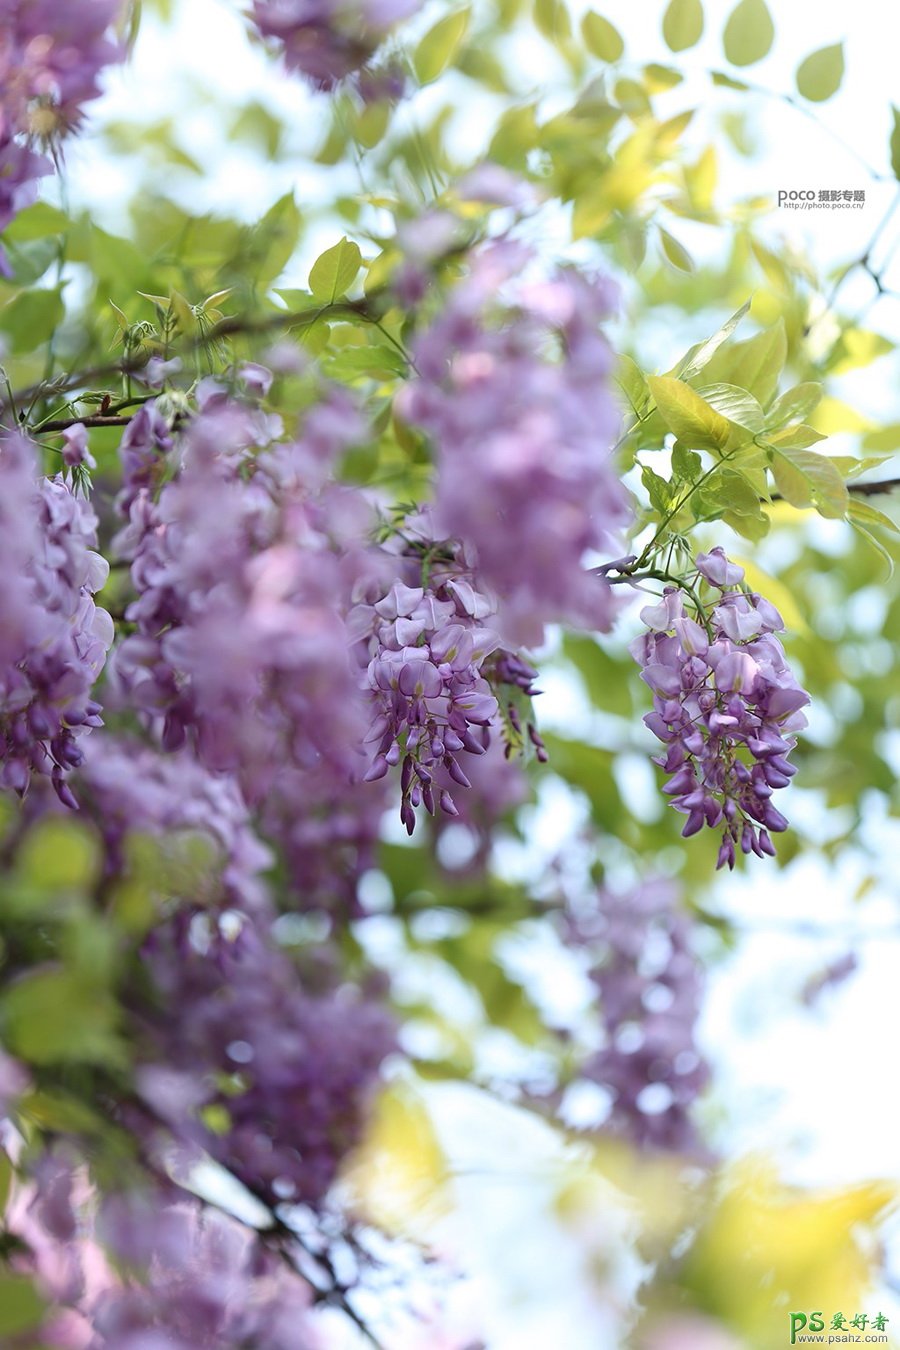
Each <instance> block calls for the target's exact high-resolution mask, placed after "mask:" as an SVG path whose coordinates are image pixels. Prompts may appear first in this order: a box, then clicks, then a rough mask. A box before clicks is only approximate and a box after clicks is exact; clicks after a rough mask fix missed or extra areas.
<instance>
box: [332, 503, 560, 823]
mask: <svg viewBox="0 0 900 1350" xmlns="http://www.w3.org/2000/svg"><path fill="white" fill-rule="evenodd" d="M403 528H405V529H406V530H409V531H410V532H411V533H412V534H413V537H414V538H416V536H417V532H418V543H419V549H416V548H413V549H412V550H411V556H407V557H403V556H401V557H399V558H397V559H396V568H397V570H398V571H399V573H400V579H398V580H395V581H393V582H392V584H391V586H390V588H389V589H388V590H387V591H386V592H385V593H384V594H382V595H381V596H380V597H378V598H374V599H373V601H372V602H371V603H368V604H359V605H357V606H356V607H355V608H354V609H353V610H352V611H351V613H350V615H349V618H348V629H349V633H350V637H351V639H355V640H356V642H357V650H358V652H359V660H360V664H361V665H362V666H364V668H365V673H364V675H363V678H362V683H363V687H364V689H365V690H366V691H367V693H368V695H369V701H370V705H371V708H372V717H371V722H370V725H369V728H368V731H367V733H366V742H367V743H368V744H369V745H370V746H371V747H372V751H371V758H370V764H369V768H368V771H367V774H366V778H367V780H368V781H378V780H380V779H382V778H384V777H385V775H387V773H388V771H389V769H390V768H392V767H395V766H397V765H399V766H400V790H401V804H400V819H401V820H402V821H403V824H404V825H405V826H406V829H407V831H408V832H409V833H410V834H412V832H413V830H414V828H415V822H416V810H417V808H418V807H419V806H420V805H424V807H425V809H426V810H427V811H429V812H430V813H431V814H432V815H434V813H435V810H436V808H437V807H438V806H439V807H440V809H441V810H442V811H444V812H445V813H446V814H447V815H450V816H456V815H458V814H459V811H458V808H457V805H456V802H455V800H454V792H455V791H457V790H458V788H459V787H463V788H469V787H470V786H471V783H470V780H469V778H468V777H467V775H466V772H465V769H464V768H463V767H462V765H461V764H460V756H461V755H466V756H481V755H484V754H485V752H486V751H487V749H488V746H489V744H490V742H491V736H492V733H493V735H494V736H497V735H498V733H499V734H500V735H503V732H502V731H501V730H500V728H501V706H500V703H499V701H498V696H500V697H503V698H504V707H503V709H502V712H503V713H504V714H505V715H506V717H507V718H508V719H509V720H508V724H507V727H508V731H507V734H508V733H509V732H511V733H512V734H514V735H518V736H521V735H522V726H521V721H520V719H519V714H518V710H517V707H516V703H515V702H514V701H508V702H507V700H506V695H505V694H504V690H506V691H507V692H513V691H516V690H521V691H522V692H523V693H524V694H525V695H526V696H528V697H530V696H531V694H532V693H533V692H534V690H533V685H532V681H533V679H534V678H535V676H536V673H537V672H536V671H534V670H533V669H532V668H531V667H530V666H528V665H526V664H525V662H523V661H522V660H521V658H520V657H518V656H517V655H516V653H514V652H511V651H509V650H507V649H506V648H505V647H504V646H503V645H502V644H501V639H500V637H499V636H498V634H497V633H496V632H495V631H494V630H493V629H492V628H490V627H487V626H486V624H485V622H484V621H485V620H490V619H491V617H492V616H494V615H495V614H496V602H495V601H494V599H493V598H492V597H491V596H489V595H486V594H484V593H483V592H482V591H480V590H478V589H476V586H475V584H473V583H474V582H476V580H477V578H476V575H475V573H474V572H473V569H472V567H471V564H470V563H469V562H468V559H467V557H466V555H465V551H464V550H463V549H460V548H459V546H458V545H454V543H453V541H448V540H443V541H438V542H435V541H434V539H433V521H432V520H431V518H430V515H429V513H423V514H421V515H420V517H419V518H418V520H417V519H415V518H412V519H410V520H408V521H406V522H404V527H403ZM401 534H402V531H401ZM430 536H431V537H430ZM398 537H399V536H398ZM429 537H430V542H428V540H429ZM417 572H418V574H419V575H418V577H417V576H416V573H417ZM416 580H418V581H419V582H420V583H421V584H418V585H416V584H410V583H414V582H416ZM528 734H529V736H530V739H531V742H532V744H533V745H534V747H535V748H536V749H537V750H538V752H539V753H541V754H543V744H542V742H541V739H540V736H539V735H538V733H537V731H536V730H535V728H534V725H533V724H532V723H531V722H529V723H528Z"/></svg>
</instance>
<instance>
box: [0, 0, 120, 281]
mask: <svg viewBox="0 0 900 1350" xmlns="http://www.w3.org/2000/svg"><path fill="white" fill-rule="evenodd" d="M119 8H120V0H66V3H65V4H60V3H59V0H0V232H2V231H3V230H5V229H6V227H7V225H9V223H10V221H12V220H13V219H14V217H15V216H16V215H17V214H18V212H19V211H21V210H22V209H23V208H24V207H26V206H29V205H30V204H31V203H32V202H33V201H34V198H35V195H36V193H35V185H36V183H37V180H38V179H39V178H41V177H42V176H43V175H44V174H48V173H51V172H52V171H53V166H52V164H51V162H50V160H49V159H47V158H46V156H44V155H42V154H39V153H37V152H36V151H34V150H32V149H31V143H32V142H35V141H37V142H42V143H55V142H57V141H58V140H59V139H60V138H61V137H62V136H64V135H65V134H66V133H68V132H70V131H73V130H76V129H77V127H78V125H79V123H80V121H81V117H82V109H83V106H84V104H85V103H87V102H89V101H90V100H91V99H93V98H96V97H97V95H98V93H99V92H100V89H99V85H98V77H99V74H100V71H101V70H102V69H103V67H104V66H106V65H109V63H110V62H112V61H117V60H119V59H120V56H121V51H120V48H119V47H118V46H117V45H116V44H115V43H114V42H112V41H110V39H109V37H108V35H107V30H108V29H109V26H110V24H111V23H112V21H113V19H114V18H115V17H116V14H117V12H118V10H119ZM0 273H3V274H4V275H8V274H9V269H8V264H7V262H6V258H5V255H4V253H3V251H2V249H0Z"/></svg>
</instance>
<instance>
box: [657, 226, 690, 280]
mask: <svg viewBox="0 0 900 1350" xmlns="http://www.w3.org/2000/svg"><path fill="white" fill-rule="evenodd" d="M659 241H660V243H661V244H662V247H663V253H664V254H665V255H666V257H667V258H668V260H669V262H670V263H671V264H672V266H673V267H677V268H678V270H679V272H693V270H694V260H693V258H692V257H691V255H690V254H689V253H688V251H687V249H686V248H685V247H684V245H683V244H680V243H679V242H678V240H677V239H676V238H675V237H674V235H671V234H669V231H668V230H664V229H663V227H662V226H661V225H660V227H659Z"/></svg>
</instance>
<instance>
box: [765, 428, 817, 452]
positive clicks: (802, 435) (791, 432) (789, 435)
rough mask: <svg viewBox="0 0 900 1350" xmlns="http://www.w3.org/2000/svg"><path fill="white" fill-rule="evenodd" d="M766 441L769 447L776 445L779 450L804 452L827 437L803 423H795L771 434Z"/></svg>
mask: <svg viewBox="0 0 900 1350" xmlns="http://www.w3.org/2000/svg"><path fill="white" fill-rule="evenodd" d="M768 439H769V444H770V445H776V446H778V448H779V449H780V450H783V449H789V450H806V449H808V448H809V446H811V445H815V444H816V443H817V442H818V441H824V440H827V437H826V436H823V435H822V433H821V431H816V429H815V427H808V426H807V425H806V423H805V422H795V423H794V424H793V425H792V426H789V427H782V428H781V429H780V430H779V431H773V432H771V433H770V435H769V438H768Z"/></svg>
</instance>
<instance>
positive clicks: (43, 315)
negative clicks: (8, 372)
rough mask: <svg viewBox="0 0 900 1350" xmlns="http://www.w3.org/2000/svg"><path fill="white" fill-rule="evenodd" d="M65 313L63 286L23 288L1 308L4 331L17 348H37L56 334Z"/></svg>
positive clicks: (22, 350) (15, 349) (20, 349)
mask: <svg viewBox="0 0 900 1350" xmlns="http://www.w3.org/2000/svg"><path fill="white" fill-rule="evenodd" d="M64 314H65V306H64V305H63V300H62V290H61V288H60V287H58V286H56V287H54V288H53V289H52V290H27V291H22V292H20V294H18V295H14V296H13V298H12V300H10V301H9V303H8V304H6V305H4V307H3V309H2V310H0V331H2V332H4V333H6V334H7V336H8V337H9V345H10V349H11V350H12V351H13V352H15V353H19V352H33V351H35V350H36V349H37V348H38V347H40V346H42V345H43V343H45V342H46V341H47V340H48V339H49V338H50V337H52V335H53V334H54V332H55V331H56V329H57V328H58V327H59V325H60V323H62V319H63V315H64Z"/></svg>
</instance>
